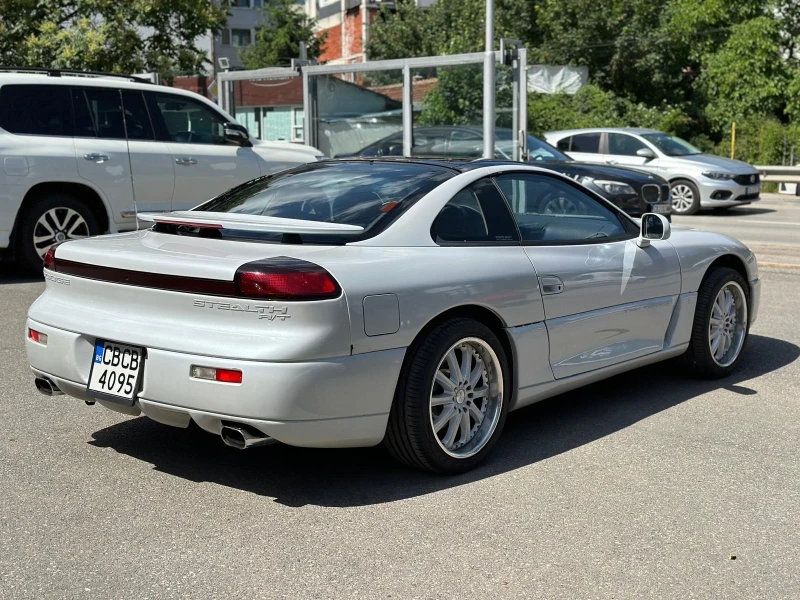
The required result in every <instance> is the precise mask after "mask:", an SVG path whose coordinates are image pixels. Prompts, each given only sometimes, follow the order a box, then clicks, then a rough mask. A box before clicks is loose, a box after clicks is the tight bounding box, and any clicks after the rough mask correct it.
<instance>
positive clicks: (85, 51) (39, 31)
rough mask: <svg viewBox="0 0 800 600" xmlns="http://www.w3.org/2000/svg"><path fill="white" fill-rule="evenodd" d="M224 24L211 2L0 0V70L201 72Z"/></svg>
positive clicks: (220, 10) (223, 17)
mask: <svg viewBox="0 0 800 600" xmlns="http://www.w3.org/2000/svg"><path fill="white" fill-rule="evenodd" d="M226 18H227V13H226V9H224V8H220V7H218V6H216V5H215V4H214V3H213V2H212V1H211V0H125V1H124V2H122V1H120V0H0V63H2V64H4V65H25V66H38V67H53V68H71V69H86V70H95V71H108V72H115V73H122V72H128V73H130V72H139V71H155V72H159V73H162V74H165V75H170V74H176V73H182V72H189V73H195V72H197V71H198V70H199V69H200V67H201V65H202V64H203V63H204V62H206V61H207V58H206V54H205V52H204V51H202V50H200V49H198V48H197V47H196V45H195V42H196V40H197V39H198V38H199V37H201V36H202V35H205V34H209V33H212V34H216V33H218V32H219V30H220V28H221V27H222V25H223V24H224V23H225V21H226Z"/></svg>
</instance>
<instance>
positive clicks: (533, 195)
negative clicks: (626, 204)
mask: <svg viewBox="0 0 800 600" xmlns="http://www.w3.org/2000/svg"><path fill="white" fill-rule="evenodd" d="M496 182H497V185H498V187H499V188H500V190H501V191H502V192H503V195H504V196H505V197H506V200H507V201H508V203H509V205H510V206H511V210H512V212H513V213H514V218H515V219H516V221H517V226H518V227H519V231H520V235H521V236H522V241H523V242H539V243H541V244H544V245H547V244H567V243H573V244H580V243H586V241H598V240H605V241H608V240H609V239H623V238H626V237H629V236H630V234H629V233H628V231H627V230H626V229H625V227H624V226H623V225H622V222H621V221H620V219H619V217H617V215H616V214H615V213H614V212H613V211H612V210H610V209H609V208H607V207H605V206H603V204H602V203H600V202H598V201H597V200H595V199H594V198H592V197H591V196H589V195H587V194H585V193H584V192H582V191H581V190H579V189H578V188H577V187H574V186H573V185H571V184H569V183H567V182H565V181H561V180H560V179H557V178H555V177H549V176H547V175H539V174H532V173H531V174H522V173H519V174H509V175H501V176H500V177H498V178H497V179H496Z"/></svg>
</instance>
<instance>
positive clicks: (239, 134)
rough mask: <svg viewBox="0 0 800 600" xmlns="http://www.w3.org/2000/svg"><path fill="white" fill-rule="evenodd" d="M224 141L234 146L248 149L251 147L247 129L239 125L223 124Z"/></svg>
mask: <svg viewBox="0 0 800 600" xmlns="http://www.w3.org/2000/svg"><path fill="white" fill-rule="evenodd" d="M225 141H226V142H228V143H229V144H233V145H235V146H242V147H244V148H249V147H250V146H252V145H253V144H252V142H251V141H250V134H249V133H247V128H246V127H245V126H244V125H240V124H239V123H225Z"/></svg>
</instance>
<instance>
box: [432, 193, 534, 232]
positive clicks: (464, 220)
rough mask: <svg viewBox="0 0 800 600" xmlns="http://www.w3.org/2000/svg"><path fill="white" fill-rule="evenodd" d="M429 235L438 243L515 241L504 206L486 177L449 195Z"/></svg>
mask: <svg viewBox="0 0 800 600" xmlns="http://www.w3.org/2000/svg"><path fill="white" fill-rule="evenodd" d="M431 237H433V239H434V241H435V242H436V243H438V244H442V243H445V244H447V243H462V244H464V243H477V244H515V243H518V242H519V236H518V234H517V229H516V227H515V226H514V220H513V218H512V217H511V214H510V213H509V211H508V206H507V205H506V203H505V201H504V199H503V196H502V195H500V193H499V192H498V191H497V188H496V187H495V185H494V184H493V183H492V182H491V180H489V179H482V180H481V181H477V182H475V183H473V184H472V185H470V186H468V187H466V188H464V189H463V190H461V191H460V192H458V193H457V194H456V195H455V196H453V197H452V198H451V199H450V201H449V202H448V203H447V204H445V206H444V208H442V211H441V212H440V213H439V215H438V216H437V217H436V220H435V221H434V222H433V225H432V226H431Z"/></svg>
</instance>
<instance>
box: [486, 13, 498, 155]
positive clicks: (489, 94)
mask: <svg viewBox="0 0 800 600" xmlns="http://www.w3.org/2000/svg"><path fill="white" fill-rule="evenodd" d="M495 60H496V59H495V53H494V0H486V51H485V53H484V57H483V158H494V125H495V122H494V104H495Z"/></svg>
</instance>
